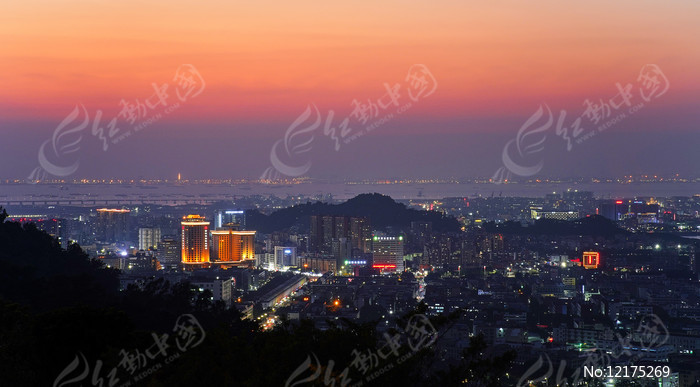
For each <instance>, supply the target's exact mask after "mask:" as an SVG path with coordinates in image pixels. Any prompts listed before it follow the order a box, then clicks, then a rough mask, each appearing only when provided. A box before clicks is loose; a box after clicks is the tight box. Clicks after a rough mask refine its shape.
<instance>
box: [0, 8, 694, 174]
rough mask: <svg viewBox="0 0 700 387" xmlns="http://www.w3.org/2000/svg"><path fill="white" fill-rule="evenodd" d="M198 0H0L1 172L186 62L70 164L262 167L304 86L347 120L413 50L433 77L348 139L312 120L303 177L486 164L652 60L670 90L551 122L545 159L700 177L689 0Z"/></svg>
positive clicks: (448, 170)
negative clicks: (130, 119) (410, 102)
mask: <svg viewBox="0 0 700 387" xmlns="http://www.w3.org/2000/svg"><path fill="white" fill-rule="evenodd" d="M203 3H204V4H198V2H185V1H181V0H174V1H118V2H117V1H96V0H92V1H88V0H85V1H32V0H29V1H22V2H14V4H3V5H0V85H1V86H2V87H0V134H1V137H0V141H2V150H3V151H2V154H1V155H0V178H24V177H26V176H27V175H28V174H29V172H31V171H32V169H33V168H34V167H36V166H37V165H38V164H37V152H38V150H39V147H40V146H41V144H42V143H43V142H44V141H45V140H47V139H49V138H51V136H52V135H53V133H54V130H55V129H56V127H57V126H58V125H59V124H60V123H61V121H62V120H63V119H64V118H65V117H66V116H67V115H68V114H69V113H70V112H71V111H72V110H73V109H74V108H75V107H76V105H77V104H82V105H84V106H85V108H86V111H87V112H88V114H89V115H90V116H91V117H92V116H94V114H95V112H96V111H98V110H102V111H103V114H104V117H105V118H107V119H109V118H112V117H114V116H116V114H117V113H118V112H119V108H120V106H119V102H120V101H121V100H122V99H124V100H135V99H140V100H142V101H143V100H144V99H145V98H146V97H149V96H150V95H151V94H153V88H152V86H151V84H152V83H157V84H163V83H171V84H172V83H173V75H174V73H175V70H176V69H177V68H178V66H179V65H180V64H183V63H189V64H192V65H194V66H195V67H196V68H197V70H198V71H199V73H200V74H201V76H202V78H203V79H204V81H205V83H206V87H205V89H204V91H203V92H202V94H201V95H199V96H197V97H196V98H193V99H191V100H188V101H186V102H185V103H183V104H182V106H181V107H180V108H178V109H177V111H175V112H173V113H172V114H168V115H167V116H166V117H164V118H163V119H161V120H159V121H158V122H156V123H154V124H153V125H151V126H149V127H148V128H146V129H144V130H143V131H140V132H138V133H134V134H133V135H132V136H131V137H129V138H127V139H125V140H124V141H122V142H120V143H119V144H114V145H111V146H110V148H109V149H108V150H107V151H106V152H103V151H102V150H101V149H100V144H99V143H98V141H97V140H96V139H95V138H94V136H92V135H91V133H90V129H89V128H88V129H86V130H85V131H84V133H83V137H82V141H81V143H80V144H79V150H78V151H77V152H75V153H72V154H71V155H70V156H69V158H70V160H69V161H74V160H79V161H80V168H79V170H78V171H77V172H76V173H75V174H74V175H73V176H72V177H135V176H144V177H172V176H174V174H176V173H177V172H182V173H183V174H185V175H187V176H190V177H193V178H198V177H257V176H259V175H260V174H261V173H262V172H263V171H264V170H265V169H266V168H267V167H268V166H269V165H270V160H269V156H270V149H271V147H272V145H273V144H274V143H275V141H277V140H278V139H280V138H282V137H283V136H284V134H285V131H286V130H287V128H288V127H289V125H290V124H291V123H292V122H293V121H294V120H295V119H296V118H297V117H298V116H299V115H300V114H301V113H302V112H303V111H304V109H306V108H307V106H309V104H311V103H314V104H316V105H317V106H318V108H319V110H320V111H321V113H322V114H324V116H325V114H326V113H327V112H328V111H329V110H334V111H335V113H336V117H337V118H336V120H337V121H339V118H343V117H345V116H347V115H348V114H349V113H350V112H351V101H353V100H354V99H357V100H363V101H364V100H367V99H368V98H371V99H377V98H379V97H381V96H382V95H383V94H384V92H385V91H384V86H383V84H384V83H390V84H394V83H401V82H403V81H404V78H405V76H406V73H407V71H408V69H409V67H410V66H411V65H412V64H414V63H422V64H425V65H426V66H427V67H428V68H429V69H430V71H431V72H432V74H433V75H434V77H435V79H436V80H437V83H438V87H437V89H436V91H435V93H434V94H433V95H431V96H430V97H428V98H426V99H424V100H420V101H418V102H417V103H415V104H414V106H413V107H412V108H411V109H410V110H409V111H407V112H406V113H404V114H402V115H401V116H400V117H398V118H396V119H394V120H392V121H391V122H389V123H387V124H385V125H383V126H381V127H380V128H378V129H376V130H374V131H373V132H371V133H368V134H366V135H365V136H364V137H362V138H360V139H358V140H356V141H354V142H352V143H350V144H344V145H343V146H342V148H341V149H340V150H339V151H338V152H335V151H333V149H332V146H333V145H332V143H331V141H330V140H329V139H328V138H327V137H325V136H323V133H322V130H321V129H319V130H318V131H317V133H316V134H315V138H314V142H313V143H312V145H311V148H312V149H311V151H310V152H308V153H306V154H305V155H304V160H301V161H310V162H311V163H312V166H311V169H310V170H309V172H308V175H309V176H312V177H314V176H315V177H328V176H339V177H343V176H349V177H365V176H366V177H379V176H381V177H387V176H407V177H410V176H423V177H425V176H440V177H442V176H457V177H468V176H475V175H480V176H490V175H492V174H493V173H494V172H495V171H496V169H497V168H499V167H500V166H501V165H502V163H501V152H502V150H503V147H504V145H505V143H506V142H507V141H508V140H509V139H511V138H513V137H515V135H516V133H517V131H518V129H519V128H520V126H521V125H522V124H523V123H524V122H525V121H526V120H527V118H528V117H530V116H531V115H532V114H533V113H534V112H535V111H536V110H537V108H538V107H539V106H540V104H542V103H546V104H547V105H548V106H550V107H551V108H552V110H554V111H555V112H559V111H560V110H562V109H565V110H566V111H567V112H568V113H569V114H570V115H571V116H572V117H576V116H578V115H580V114H581V113H582V112H583V110H584V107H583V105H582V103H583V101H584V100H585V99H590V100H598V99H599V98H609V97H611V96H613V95H614V94H615V93H616V89H615V83H616V82H619V83H622V84H626V83H634V84H636V83H635V82H636V78H637V75H638V74H639V71H640V69H641V68H642V66H643V65H645V64H648V63H653V64H657V65H658V66H659V67H660V68H661V69H662V70H663V72H664V74H665V75H666V76H667V77H668V79H669V81H670V84H671V86H670V88H669V90H668V92H667V93H666V94H665V95H664V96H662V97H661V98H659V99H658V100H653V101H652V102H651V103H649V104H648V106H645V108H644V109H643V110H642V111H640V112H639V113H637V114H635V115H633V116H631V117H628V118H626V119H625V120H623V121H622V122H620V123H618V124H617V125H616V126H615V127H613V128H611V129H609V130H607V131H606V132H604V133H598V135H597V136H596V137H594V138H592V139H590V140H588V141H586V142H585V143H582V144H580V145H578V146H575V147H574V149H573V150H572V151H571V152H566V150H565V149H564V148H565V144H564V142H563V141H562V140H561V139H559V138H557V137H556V136H555V135H554V133H550V135H549V136H548V138H547V142H546V147H545V150H544V151H543V152H542V153H541V157H544V165H545V166H544V168H543V170H542V171H541V172H540V174H541V175H543V176H546V175H575V176H582V175H583V176H592V175H593V176H600V175H606V174H607V175H620V174H625V173H642V172H650V173H671V172H680V173H684V174H692V175H697V174H696V172H697V168H696V167H695V166H696V165H697V164H698V162H700V156H699V154H700V152H697V151H696V150H697V149H698V145H700V135H699V134H698V133H699V132H698V122H699V120H700V113H698V112H699V111H700V109H698V107H699V106H698V101H700V77H699V76H698V69H699V68H700V44H699V43H700V24H699V23H698V22H697V21H698V18H697V16H698V15H700V4H698V3H697V2H687V1H677V2H652V1H638V0H635V1H632V0H629V1H616V2H608V1H587V2H581V3H572V2H561V1H538V2H521V1H509V2H506V1H494V2H488V3H486V2H467V1H439V2H436V1H382V2H370V1H358V2H351V3H343V4H335V2H320V1H319V2H316V1H313V2H312V1H296V2H282V1H256V2H230V1H205V2H203ZM173 85H174V84H173ZM173 87H174V86H173ZM404 98H406V97H405V96H404ZM357 126H358V127H360V126H361V125H357ZM122 127H123V128H124V130H125V131H126V130H127V129H128V127H129V126H127V125H123V126H122ZM562 149H563V151H562ZM184 155H187V157H185V156H184ZM192 160H197V161H198V162H197V163H193V162H192ZM55 161H56V162H57V163H58V162H66V160H58V159H57V160H55ZM290 162H300V160H296V161H295V160H290Z"/></svg>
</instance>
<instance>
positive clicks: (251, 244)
mask: <svg viewBox="0 0 700 387" xmlns="http://www.w3.org/2000/svg"><path fill="white" fill-rule="evenodd" d="M211 236H212V246H211V250H212V260H213V261H216V262H240V261H243V260H250V259H255V231H237V230H232V229H218V230H214V231H212V232H211Z"/></svg>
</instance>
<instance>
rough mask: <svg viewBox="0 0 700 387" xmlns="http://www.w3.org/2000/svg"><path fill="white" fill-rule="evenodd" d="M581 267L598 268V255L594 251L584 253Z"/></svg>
mask: <svg viewBox="0 0 700 387" xmlns="http://www.w3.org/2000/svg"><path fill="white" fill-rule="evenodd" d="M582 266H583V267H585V268H586V269H597V268H598V267H599V266H600V253H599V252H596V251H584V252H583V260H582Z"/></svg>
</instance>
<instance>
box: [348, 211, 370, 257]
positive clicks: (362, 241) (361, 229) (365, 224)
mask: <svg viewBox="0 0 700 387" xmlns="http://www.w3.org/2000/svg"><path fill="white" fill-rule="evenodd" d="M350 238H351V243H352V248H353V249H358V250H359V251H360V252H362V253H371V252H372V225H371V223H370V220H369V218H354V217H353V218H350Z"/></svg>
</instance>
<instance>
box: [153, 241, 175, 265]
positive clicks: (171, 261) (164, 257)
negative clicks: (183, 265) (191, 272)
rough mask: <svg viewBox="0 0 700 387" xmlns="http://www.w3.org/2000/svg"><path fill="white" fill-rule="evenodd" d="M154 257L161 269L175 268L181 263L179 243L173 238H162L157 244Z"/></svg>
mask: <svg viewBox="0 0 700 387" xmlns="http://www.w3.org/2000/svg"><path fill="white" fill-rule="evenodd" d="M156 257H157V258H158V262H160V265H161V266H162V267H163V269H174V268H177V265H178V263H180V261H181V252H180V241H179V240H178V239H177V238H175V237H174V236H164V237H163V238H162V239H161V240H160V242H158V252H157V254H156Z"/></svg>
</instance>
